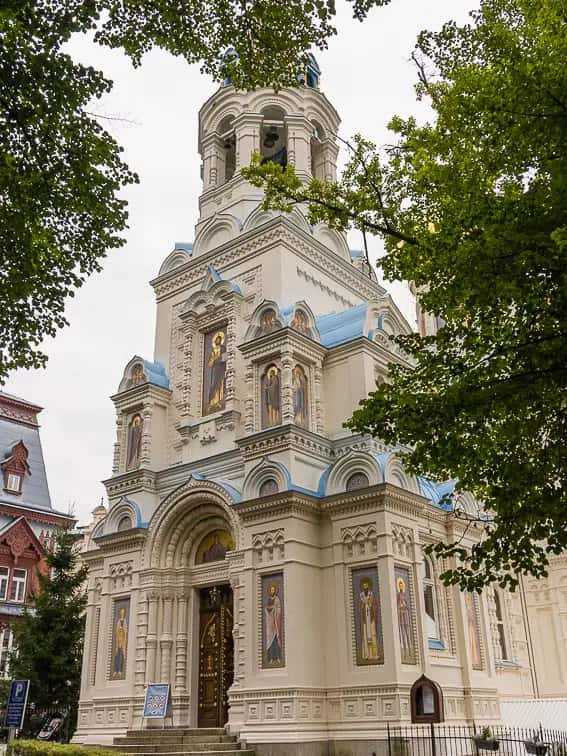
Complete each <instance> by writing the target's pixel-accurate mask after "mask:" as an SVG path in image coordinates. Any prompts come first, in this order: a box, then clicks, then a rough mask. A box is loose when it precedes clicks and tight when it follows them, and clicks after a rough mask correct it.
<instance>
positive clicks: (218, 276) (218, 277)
mask: <svg viewBox="0 0 567 756" xmlns="http://www.w3.org/2000/svg"><path fill="white" fill-rule="evenodd" d="M207 270H208V271H209V273H210V274H211V278H212V279H213V281H214V282H215V283H217V282H218V281H222V276H221V274H220V273H219V272H218V270H217V269H216V268H213V266H212V265H209V266H208V267H207Z"/></svg>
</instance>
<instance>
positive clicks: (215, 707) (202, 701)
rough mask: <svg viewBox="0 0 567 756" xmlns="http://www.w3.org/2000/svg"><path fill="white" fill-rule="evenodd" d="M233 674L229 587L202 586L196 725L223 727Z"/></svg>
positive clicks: (230, 591)
mask: <svg viewBox="0 0 567 756" xmlns="http://www.w3.org/2000/svg"><path fill="white" fill-rule="evenodd" d="M233 678H234V651H233V640H232V590H231V588H230V586H229V585H215V586H213V587H212V588H202V589H201V592H200V616H199V727H223V726H224V725H225V724H226V722H227V720H228V689H229V688H230V686H231V685H232V681H233Z"/></svg>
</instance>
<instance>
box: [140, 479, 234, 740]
mask: <svg viewBox="0 0 567 756" xmlns="http://www.w3.org/2000/svg"><path fill="white" fill-rule="evenodd" d="M232 504H233V502H232V500H230V499H229V497H228V496H227V494H226V491H224V489H223V488H222V487H221V486H219V485H217V484H216V483H214V482H212V481H203V480H199V479H191V480H190V481H188V482H187V483H185V484H184V485H183V486H181V487H180V488H179V489H177V490H176V491H175V492H173V493H172V494H170V496H169V497H168V499H167V500H165V501H164V502H163V503H162V505H161V507H160V511H159V514H158V516H157V517H155V519H154V521H153V522H152V524H151V531H150V539H149V541H148V545H147V550H146V555H147V557H146V558H147V560H148V561H147V564H148V566H150V567H151V568H152V581H151V584H150V581H148V583H149V585H148V592H149V590H152V594H151V598H150V599H149V601H148V602H149V608H148V622H147V627H142V628H141V631H142V632H143V633H144V636H147V641H148V642H145V643H144V646H145V649H144V650H145V657H146V658H145V676H144V681H145V682H146V684H147V682H148V681H149V682H153V681H155V680H159V681H163V682H170V683H171V685H172V715H173V722H174V724H176V725H180V726H190V727H196V726H198V727H222V726H224V725H225V724H227V722H228V720H229V716H228V715H229V707H228V703H229V689H230V688H231V686H232V684H233V681H234V658H235V653H236V652H235V650H234V647H233V592H232V582H233V580H234V577H233V576H232V575H231V574H230V564H231V560H232V559H233V554H234V552H235V551H237V550H238V545H239V543H240V540H241V538H240V529H239V521H238V517H237V515H236V512H235V511H234V509H233V506H232ZM236 584H238V580H237V579H236ZM164 587H165V588H166V590H164ZM154 639H155V640H154ZM144 641H146V637H144Z"/></svg>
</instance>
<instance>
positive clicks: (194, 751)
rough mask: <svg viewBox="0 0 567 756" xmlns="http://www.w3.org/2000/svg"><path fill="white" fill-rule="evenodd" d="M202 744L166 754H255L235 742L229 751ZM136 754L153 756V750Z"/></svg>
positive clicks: (197, 755)
mask: <svg viewBox="0 0 567 756" xmlns="http://www.w3.org/2000/svg"><path fill="white" fill-rule="evenodd" d="M202 745H203V744H202ZM202 745H201V747H200V748H198V749H195V748H192V750H186V751H167V752H166V753H167V755H168V756H203V754H204V753H206V754H207V756H255V751H253V750H251V749H241V748H238V744H237V743H233V744H232V745H233V749H232V750H231V751H222V750H218V749H217V750H208V749H204V748H203V747H202ZM211 745H213V744H211ZM234 746H236V748H234ZM121 753H129V751H121ZM136 756H153V752H151V751H146V752H144V753H139V752H137V751H136Z"/></svg>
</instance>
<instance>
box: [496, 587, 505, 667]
mask: <svg viewBox="0 0 567 756" xmlns="http://www.w3.org/2000/svg"><path fill="white" fill-rule="evenodd" d="M494 606H495V609H496V627H497V631H498V648H499V650H500V659H501V660H504V661H506V660H508V648H507V644H506V630H505V628H504V612H503V610H502V599H501V597H500V594H499V592H498V591H496V590H495V591H494Z"/></svg>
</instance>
